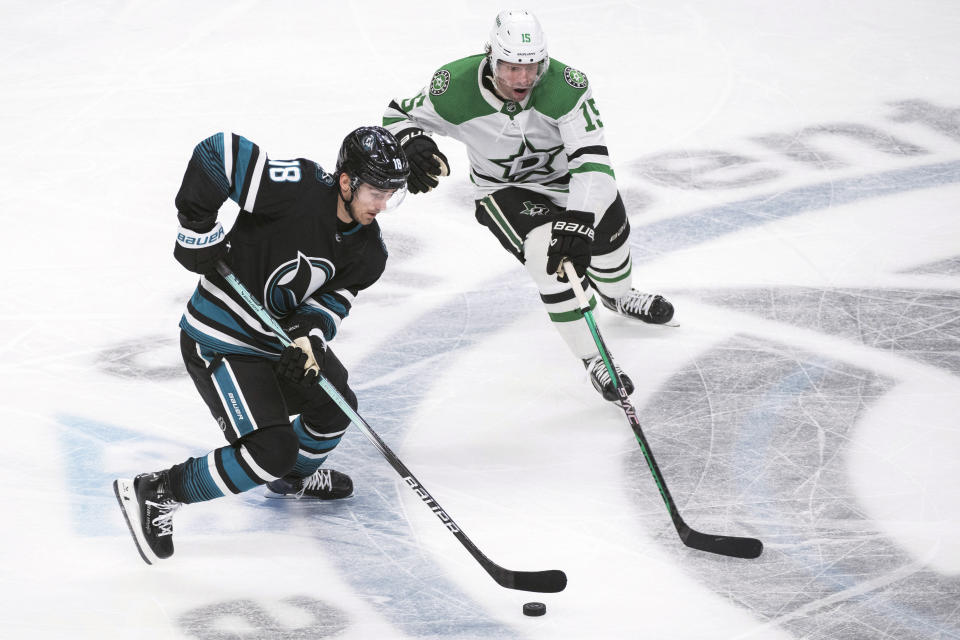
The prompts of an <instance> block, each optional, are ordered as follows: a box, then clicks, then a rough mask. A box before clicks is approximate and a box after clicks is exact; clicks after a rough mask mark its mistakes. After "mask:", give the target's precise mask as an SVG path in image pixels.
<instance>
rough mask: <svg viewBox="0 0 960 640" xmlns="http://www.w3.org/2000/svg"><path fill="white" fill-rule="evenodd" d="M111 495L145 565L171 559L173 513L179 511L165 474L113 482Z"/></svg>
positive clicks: (142, 475)
mask: <svg viewBox="0 0 960 640" xmlns="http://www.w3.org/2000/svg"><path fill="white" fill-rule="evenodd" d="M113 492H114V493H115V494H117V502H119V503H120V510H121V511H123V517H124V519H125V520H126V521H127V527H129V528H130V533H131V534H132V535H133V541H134V543H135V544H136V545H137V551H139V552H140V557H141V558H143V561H144V562H146V563H147V564H153V563H155V562H157V561H158V560H163V559H166V558H169V557H170V556H172V555H173V512H174V511H176V510H177V509H179V508H180V503H179V502H177V501H176V500H175V499H174V497H173V495H172V494H171V493H170V479H169V477H168V475H167V472H166V471H159V472H157V473H142V474H140V475H138V476H137V477H136V478H134V479H133V480H123V479H121V480H114V481H113Z"/></svg>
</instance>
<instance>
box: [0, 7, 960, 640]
mask: <svg viewBox="0 0 960 640" xmlns="http://www.w3.org/2000/svg"><path fill="white" fill-rule="evenodd" d="M501 8H502V7H501V5H497V4H492V3H489V2H473V3H457V2H447V3H430V4H421V5H405V6H402V7H401V6H399V5H397V4H396V3H386V2H379V1H377V2H355V3H347V4H343V5H336V6H335V5H330V4H327V3H316V2H306V1H303V0H297V1H294V2H285V3H259V2H252V1H243V2H222V1H219V0H218V1H214V2H205V3H188V2H169V3H152V4H144V3H128V2H90V3H65V2H41V3H33V4H31V5H29V6H28V5H26V4H24V5H22V6H16V5H14V4H11V3H6V5H5V6H4V7H3V8H2V9H0V59H2V60H3V61H4V64H3V65H2V67H0V86H2V87H3V91H2V96H3V99H2V100H0V134H2V135H0V147H2V149H3V151H4V153H3V155H2V158H0V175H2V176H3V178H2V185H3V194H4V195H5V196H6V198H5V204H4V207H3V209H2V213H0V215H2V219H3V222H4V225H3V226H4V242H3V254H2V255H3V257H2V261H3V267H4V279H3V283H4V286H3V293H4V295H5V299H6V301H7V302H6V304H4V305H3V313H2V314H0V323H2V324H0V326H2V329H3V335H4V336H5V338H4V340H3V342H2V343H0V344H2V348H0V353H2V355H3V358H2V365H0V389H2V394H3V395H2V401H0V412H2V416H3V424H4V444H5V446H4V447H3V448H2V449H0V473H2V479H3V487H4V491H3V496H2V498H0V500H2V505H3V514H4V518H3V519H4V526H3V527H2V529H0V531H2V533H0V566H2V567H3V572H2V573H0V590H2V593H0V595H2V597H0V624H2V628H3V632H2V635H3V636H4V637H10V638H28V637H29V638H62V637H71V638H98V639H101V638H202V639H213V638H327V637H329V638H334V637H335V638H351V639H354V638H460V639H467V638H543V639H548V638H549V639H553V638H584V637H594V638H614V639H620V638H624V639H626V638H640V637H643V638H665V639H674V638H678V639H688V638H689V639H694V638H697V639H700V638H730V639H733V638H763V639H767V638H773V639H781V638H784V639H786V638H811V639H812V638H817V639H825V640H826V639H831V640H834V639H841V640H848V639H867V638H869V639H871V640H872V639H875V638H890V639H893V638H896V639H901V638H909V639H914V638H915V639H918V640H919V639H928V638H960V612H958V603H960V542H958V540H960V506H958V505H960V480H958V478H960V462H958V460H960V455H958V452H960V427H958V423H957V415H958V414H960V400H958V398H960V380H958V376H960V347H958V344H960V279H958V274H960V266H958V265H960V219H958V217H957V205H958V203H960V71H958V68H957V64H956V61H957V60H958V59H960V41H958V39H957V37H956V34H957V33H958V32H960V7H958V6H955V5H954V4H952V3H948V2H942V1H932V0H931V1H925V2H913V3H901V2H893V1H891V0H873V1H867V0H856V1H852V2H845V3H833V2H826V1H825V0H819V1H812V2H787V3H769V2H762V1H760V0H755V1H751V0H732V1H730V2H723V3H716V2H706V1H704V0H694V1H691V2H685V3H680V4H678V3H673V2H667V1H665V0H649V1H646V2H611V3H600V4H596V3H578V2H564V1H560V2H550V3H547V2H534V3H532V4H530V5H528V8H530V9H532V10H534V11H535V12H536V13H537V14H538V15H539V17H540V19H541V22H542V23H543V25H544V27H545V29H546V32H547V34H548V37H549V42H550V47H551V54H552V55H553V56H554V57H555V58H557V59H559V60H562V61H564V62H565V63H569V64H572V65H574V66H576V67H577V68H579V69H581V70H583V71H584V72H586V73H587V75H588V76H589V78H590V80H591V83H592V84H593V87H594V94H595V98H596V104H597V106H598V107H599V109H600V110H601V112H602V113H603V122H604V126H605V128H606V130H607V143H608V146H609V148H610V153H611V156H612V159H613V162H614V166H615V169H616V172H617V178H618V182H619V185H620V188H621V191H622V193H623V196H624V200H625V202H626V203H627V206H628V211H629V214H630V219H631V224H632V227H633V229H632V233H631V243H632V247H633V250H634V260H635V268H634V283H635V285H636V286H637V287H638V288H641V289H645V290H655V291H658V292H661V293H663V294H664V295H666V296H668V297H669V298H671V299H672V300H673V301H674V302H675V304H676V306H677V316H676V319H677V320H678V321H679V323H680V326H679V327H676V328H667V327H650V326H644V325H636V324H631V323H630V322H629V321H627V320H625V319H622V318H617V317H613V316H612V315H611V314H609V313H607V312H606V311H603V310H601V311H599V312H598V322H599V323H600V327H601V331H602V332H603V334H604V337H605V339H606V341H607V343H608V345H609V346H610V348H611V350H612V351H613V353H614V354H615V356H616V357H617V359H618V361H619V362H620V364H621V365H622V366H623V367H624V369H625V370H626V371H627V372H629V373H630V374H631V376H632V378H633V380H634V381H635V382H636V383H637V387H638V388H637V391H636V392H635V393H634V396H633V401H634V403H635V405H636V406H637V408H638V411H639V415H640V418H641V421H642V422H643V424H644V430H645V433H646V435H647V438H648V439H649V441H650V444H651V447H652V449H653V452H654V455H655V456H656V458H657V461H658V463H659V464H660V467H661V469H662V471H663V474H664V476H665V478H666V480H667V482H668V484H669V488H670V491H671V493H672V494H673V496H674V498H675V499H676V500H677V503H678V506H679V508H680V511H681V513H682V514H683V515H684V517H685V518H686V520H687V521H688V523H689V524H690V525H691V526H693V527H695V528H697V529H698V530H701V531H704V532H708V533H718V534H731V535H748V536H754V537H758V538H760V539H762V540H763V541H764V543H765V545H766V546H765V552H764V554H763V555H762V556H761V557H760V558H759V559H757V560H753V561H747V560H735V559H728V558H722V557H719V556H712V555H709V554H704V553H701V552H697V551H694V550H691V549H688V548H686V547H684V546H683V545H682V544H681V543H680V541H679V539H678V537H677V535H676V532H675V530H674V529H673V526H672V524H671V523H670V520H669V517H668V516H667V513H666V510H665V509H664V506H663V503H662V501H661V499H660V496H659V493H658V492H657V488H656V486H655V484H654V483H653V481H652V479H651V477H650V474H649V472H648V470H647V468H646V463H645V462H644V460H643V457H642V454H641V453H640V451H639V448H638V447H637V445H636V442H635V440H634V439H633V437H632V435H631V433H630V430H629V427H628V425H627V424H626V420H625V418H624V416H623V414H622V412H620V411H619V410H618V409H617V408H616V407H614V406H612V405H609V404H607V403H604V402H602V401H601V400H600V399H599V397H598V396H597V394H596V393H595V392H594V391H593V389H592V388H591V387H590V385H589V384H588V382H587V380H586V376H585V374H584V373H583V370H582V368H581V367H580V365H579V363H577V362H576V361H574V360H572V359H571V357H570V356H569V355H568V353H567V352H566V351H565V347H564V346H563V344H562V343H561V341H560V339H559V338H558V337H557V336H556V335H555V333H554V332H553V331H552V329H551V328H550V327H549V322H548V320H547V318H546V316H545V314H544V312H543V308H542V306H541V305H540V303H539V301H538V298H537V295H536V291H535V289H534V288H533V286H532V284H531V283H530V282H528V279H527V277H526V275H525V274H524V272H523V271H522V269H520V268H519V266H518V265H517V263H516V261H515V260H514V259H513V258H512V257H510V256H508V255H506V254H505V253H504V252H503V251H502V250H501V249H500V247H499V245H498V243H497V242H496V241H494V240H493V238H491V237H489V235H488V234H487V232H486V231H485V230H484V229H483V228H481V227H479V226H478V225H477V224H476V223H475V221H474V220H473V215H472V211H473V205H472V195H471V192H470V189H469V185H468V180H467V171H466V169H467V162H466V156H465V153H464V151H463V150H462V148H460V147H459V146H458V145H457V144H456V143H454V142H452V141H450V140H445V139H442V140H440V141H439V142H440V146H441V148H442V149H443V150H444V152H445V153H446V154H447V156H448V157H449V158H450V161H451V166H452V169H453V175H452V176H451V177H450V178H447V179H445V180H444V182H443V183H442V184H441V186H440V187H439V188H438V189H437V190H436V191H435V192H434V193H432V194H430V195H428V196H410V197H409V199H408V200H407V201H406V202H405V203H404V205H403V206H402V207H401V209H399V210H398V211H397V212H394V213H390V214H387V215H386V216H384V217H382V218H381V224H382V227H383V231H384V236H385V239H386V242H387V245H388V247H389V249H390V255H391V258H390V261H389V264H388V269H387V272H386V274H385V275H384V277H383V279H382V280H381V281H380V282H379V283H377V285H376V286H375V287H373V288H372V289H371V290H370V291H368V292H365V293H364V294H362V295H361V296H360V298H359V299H358V304H357V306H356V307H355V308H354V311H353V313H352V314H351V316H350V317H349V318H348V319H347V320H346V321H345V322H344V324H343V327H342V330H341V335H340V336H339V337H338V338H337V340H336V342H335V343H334V348H335V349H336V350H337V353H338V355H339V356H340V357H341V359H342V360H343V361H344V362H345V363H346V364H347V365H348V367H349V369H350V372H351V382H352V384H353V386H354V389H355V390H356V391H357V394H358V396H359V398H360V402H361V407H360V411H361V414H362V415H363V416H364V417H365V418H366V419H367V420H368V422H370V424H371V425H372V426H373V428H374V429H375V430H376V431H377V433H378V434H380V436H381V437H383V439H384V440H385V441H387V442H388V443H389V445H390V446H391V447H392V448H393V449H394V451H395V452H396V453H397V454H398V455H399V457H400V458H401V459H402V460H403V461H404V462H405V463H406V464H407V466H409V467H410V469H411V470H412V471H413V472H414V473H415V474H416V475H417V477H418V478H419V479H420V480H421V481H422V483H423V484H424V485H425V486H426V487H427V489H428V490H429V491H430V492H431V493H432V494H433V496H434V497H435V498H436V499H437V501H438V502H439V503H440V504H441V505H442V506H443V508H444V509H446V510H447V511H448V512H449V513H450V515H451V516H453V518H454V519H455V520H456V521H457V523H458V524H460V526H461V527H462V528H463V529H464V530H465V531H466V532H467V534H468V535H469V536H470V538H471V539H473V541H474V542H475V543H476V544H477V545H478V546H479V547H480V548H481V549H482V550H483V551H484V552H485V553H486V554H487V555H489V556H490V558H491V559H493V560H494V561H495V562H497V563H499V564H501V565H503V566H506V567H508V568H512V569H523V570H538V569H553V568H558V569H563V570H565V571H566V572H567V574H568V576H569V580H570V582H569V587H568V588H567V590H566V591H564V592H562V593H559V594H551V595H542V596H541V595H536V594H527V593H521V592H514V591H509V590H505V589H502V588H500V587H499V586H497V585H496V584H495V583H494V582H493V581H492V580H491V579H490V578H489V577H488V576H487V575H486V574H485V573H484V572H483V571H482V569H480V567H479V566H478V565H477V564H476V562H475V561H474V560H473V559H472V558H471V557H470V556H469V555H468V554H467V553H466V551H465V550H464V549H463V548H462V547H461V545H460V544H459V543H458V542H457V541H456V540H455V539H454V537H453V536H451V535H450V534H449V532H448V531H447V530H446V529H445V528H444V527H443V526H442V525H441V524H440V523H439V522H438V521H437V518H436V517H435V516H434V514H433V513H432V512H431V511H430V510H428V509H426V508H425V507H424V506H423V504H422V503H421V501H420V500H419V498H417V496H416V495H414V494H413V493H412V492H411V491H409V489H408V488H407V487H406V486H405V485H404V484H403V483H402V482H401V481H400V479H399V478H398V476H397V475H396V474H395V473H394V471H393V470H392V469H391V468H390V467H389V466H388V465H387V464H386V462H385V461H384V460H383V458H382V457H381V456H380V454H379V453H378V452H377V451H376V450H375V449H374V448H373V447H372V446H371V445H370V444H369V443H368V442H367V441H366V440H365V439H364V438H363V436H362V434H360V433H359V432H357V431H355V430H351V431H350V432H349V433H348V435H347V437H346V438H345V439H344V442H343V444H342V446H341V447H340V449H338V450H337V452H336V453H335V454H334V456H332V457H331V460H330V465H331V466H333V467H335V468H337V469H341V470H344V471H347V472H348V473H350V474H351V476H352V477H353V479H354V482H355V484H356V487H357V490H356V494H355V496H354V497H352V498H350V499H348V500H345V501H342V502H338V503H332V504H322V505H310V504H302V503H294V504H291V502H292V501H268V500H264V499H263V498H262V496H261V495H260V494H259V493H258V492H251V493H249V494H244V495H242V496H238V497H235V498H225V499H221V500H216V501H213V502H209V503H204V504H201V505H192V506H188V507H185V508H183V509H181V510H180V511H179V512H178V513H177V516H176V525H175V526H176V547H177V552H176V555H175V556H174V557H173V558H172V559H171V560H169V561H167V562H164V563H162V564H161V565H158V566H152V567H150V566H147V565H145V564H144V563H143V562H141V561H140V559H139V557H138V556H137V554H136V551H135V550H134V547H133V545H132V542H131V540H130V538H129V534H128V533H127V531H126V528H125V525H124V522H123V519H122V517H121V515H120V513H119V511H118V509H117V507H116V503H115V500H114V497H113V494H112V490H111V486H110V485H111V482H112V480H113V478H115V477H118V476H129V475H132V474H135V473H138V472H142V471H147V470H153V469H158V468H163V467H166V466H169V465H170V464H172V463H175V462H179V461H181V460H183V459H184V458H186V457H187V456H196V455H202V454H204V453H206V452H207V451H209V450H210V449H212V448H215V447H217V446H220V445H221V441H220V436H219V435H218V429H217V428H216V426H215V424H214V423H213V422H212V421H211V420H210V419H209V414H208V413H207V411H206V408H205V407H204V406H203V404H202V402H201V401H200V400H199V398H198V397H197V394H196V392H195V391H194V389H193V387H192V384H191V383H190V381H189V380H188V379H187V377H186V376H185V375H184V373H183V370H182V363H181V362H180V360H179V354H178V352H177V347H176V335H177V329H176V325H177V322H178V320H179V317H180V313H181V312H182V309H183V304H184V302H185V300H186V299H187V297H188V296H189V294H190V292H191V291H192V288H193V286H194V284H195V279H194V278H193V277H192V276H191V275H190V274H187V273H186V272H184V271H183V270H182V269H180V267H179V266H178V265H177V264H176V263H175V261H173V260H172V259H171V256H170V253H171V249H172V246H173V235H172V234H173V232H174V229H175V226H174V225H175V224H176V223H175V218H174V211H173V196H174V194H175V192H176V189H177V188H178V186H179V181H180V178H181V176H182V174H183V171H184V169H185V166H186V161H187V159H188V158H189V155H190V152H191V150H192V148H193V145H195V144H196V143H197V142H198V141H199V140H201V139H202V138H204V137H206V136H207V135H210V134H211V133H214V132H216V131H221V130H227V131H229V130H233V131H237V132H238V133H241V134H243V135H245V136H247V137H249V138H251V139H253V140H255V141H256V142H257V143H259V144H260V145H261V146H262V147H263V148H265V149H266V150H268V151H269V152H270V154H271V155H272V156H274V157H280V158H283V157H297V156H305V157H310V158H312V159H314V160H317V161H318V162H320V163H322V164H325V165H331V164H332V162H333V159H334V157H335V154H336V150H337V148H338V146H339V142H340V140H341V139H342V137H343V135H344V134H345V133H347V132H348V131H350V130H351V129H353V128H354V127H356V126H359V125H362V124H370V123H377V122H379V119H380V116H381V114H382V111H383V109H384V107H385V106H386V104H387V102H388V101H389V100H390V99H391V98H394V97H401V98H402V97H409V96H412V95H413V94H414V93H416V91H418V90H419V89H420V88H421V87H422V86H423V85H424V84H425V83H426V82H427V80H428V79H429V78H430V75H431V74H432V72H433V71H434V70H435V69H436V68H437V67H439V66H440V65H441V64H443V63H445V62H447V61H450V60H453V59H455V58H458V57H461V56H464V55H468V54H472V53H476V52H479V50H480V47H481V45H482V43H483V41H484V39H485V37H486V33H487V31H488V28H489V24H490V22H491V21H492V18H493V16H494V15H495V13H496V12H497V11H498V10H499V9H501ZM232 215H235V211H230V210H229V207H225V209H224V216H225V217H226V218H227V219H229V218H230V217H231V216H232ZM277 502H281V504H277ZM531 600H539V601H543V602H545V603H546V604H547V611H548V613H547V615H546V616H544V617H542V618H528V617H525V616H523V615H522V613H521V607H522V604H523V603H524V602H527V601H531Z"/></svg>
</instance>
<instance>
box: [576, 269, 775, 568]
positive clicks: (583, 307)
mask: <svg viewBox="0 0 960 640" xmlns="http://www.w3.org/2000/svg"><path fill="white" fill-rule="evenodd" d="M562 264H563V270H564V273H565V274H566V276H567V279H568V280H569V281H570V285H571V287H572V288H573V293H574V295H575V296H576V298H577V304H578V305H580V313H581V314H582V315H583V318H584V320H585V321H586V322H587V326H588V327H589V328H590V334H591V335H592V336H593V340H594V343H595V344H596V345H597V350H598V351H599V352H600V357H601V358H603V362H604V365H605V366H606V368H607V373H609V374H610V379H611V380H613V383H614V386H615V387H616V389H617V394H618V396H619V399H618V400H617V402H616V404H617V406H619V407H620V408H621V409H623V412H624V414H626V416H627V422H628V423H630V429H631V430H632V431H633V435H634V437H635V438H636V439H637V443H638V444H639V445H640V450H641V451H642V452H643V457H644V459H645V460H646V461H647V467H649V469H650V473H651V474H652V475H653V480H654V482H656V484H657V488H658V489H659V490H660V497H661V498H663V502H664V504H665V505H666V507H667V512H668V513H669V514H670V519H671V520H673V526H674V527H676V529H677V534H678V535H679V536H680V539H681V540H682V541H683V543H684V544H685V545H687V546H688V547H692V548H694V549H699V550H700V551H708V552H710V553H717V554H720V555H724V556H732V557H736V558H756V557H757V556H759V555H760V554H761V553H762V552H763V543H762V542H760V541H759V540H757V539H755V538H740V537H737V536H715V535H707V534H703V533H700V532H699V531H695V530H693V529H691V528H690V527H689V526H688V525H687V523H686V522H684V520H683V517H682V516H681V515H680V510H679V509H678V508H677V504H676V502H675V501H674V499H673V496H672V495H670V490H669V489H668V488H667V481H666V480H665V479H664V478H663V474H662V473H661V472H660V466H659V465H658V464H657V460H656V458H654V457H653V451H652V450H651V449H650V444H649V443H648V442H647V438H646V436H644V434H643V428H642V427H641V425H640V419H639V418H638V417H637V411H636V409H634V407H633V403H632V402H630V396H628V395H627V390H626V389H625V388H624V387H623V381H622V380H621V379H620V374H618V373H617V368H616V367H615V366H614V364H613V357H612V356H611V355H610V350H609V349H607V345H606V343H605V342H604V341H603V336H602V335H600V328H599V327H598V326H597V323H596V322H595V321H594V319H593V311H591V309H590V301H589V300H587V295H586V293H585V292H584V290H583V285H582V284H581V282H580V276H579V275H577V272H576V269H574V267H573V265H572V264H571V263H570V262H568V261H564V262H563V263H562Z"/></svg>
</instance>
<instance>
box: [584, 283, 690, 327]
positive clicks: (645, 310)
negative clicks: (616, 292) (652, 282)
mask: <svg viewBox="0 0 960 640" xmlns="http://www.w3.org/2000/svg"><path fill="white" fill-rule="evenodd" d="M600 302H602V303H603V306H605V307H606V308H607V309H610V310H612V311H616V312H617V313H619V314H620V315H622V316H627V317H628V318H636V319H637V320H643V321H644V322H646V323H649V324H665V323H667V322H670V321H671V320H672V319H673V305H672V304H670V303H669V302H667V300H666V299H665V298H664V297H663V296H661V295H657V294H655V293H640V292H639V291H637V290H636V289H630V291H629V292H627V293H625V294H623V295H622V296H620V297H619V298H608V297H607V296H605V295H603V294H600Z"/></svg>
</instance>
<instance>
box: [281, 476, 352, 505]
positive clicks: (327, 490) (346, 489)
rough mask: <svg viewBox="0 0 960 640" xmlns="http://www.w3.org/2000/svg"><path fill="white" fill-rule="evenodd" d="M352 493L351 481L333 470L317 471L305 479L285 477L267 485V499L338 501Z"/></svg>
mask: <svg viewBox="0 0 960 640" xmlns="http://www.w3.org/2000/svg"><path fill="white" fill-rule="evenodd" d="M352 493H353V481H352V480H351V479H350V476H348V475H347V474H345V473H340V472H339V471H334V470H333V469H317V470H316V471H314V472H313V475H311V476H309V477H307V478H295V477H293V476H286V477H284V478H280V479H279V480H274V481H273V482H268V483H267V492H266V494H264V495H266V496H267V497H268V498H295V499H297V500H299V499H300V498H304V497H306V498H313V499H314V500H339V499H341V498H346V497H347V496H349V495H350V494H352Z"/></svg>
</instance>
